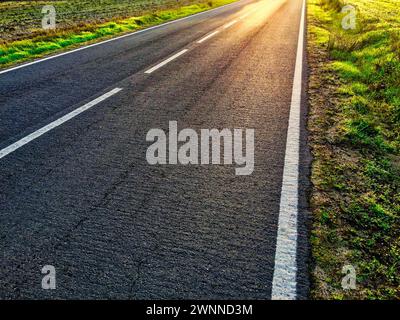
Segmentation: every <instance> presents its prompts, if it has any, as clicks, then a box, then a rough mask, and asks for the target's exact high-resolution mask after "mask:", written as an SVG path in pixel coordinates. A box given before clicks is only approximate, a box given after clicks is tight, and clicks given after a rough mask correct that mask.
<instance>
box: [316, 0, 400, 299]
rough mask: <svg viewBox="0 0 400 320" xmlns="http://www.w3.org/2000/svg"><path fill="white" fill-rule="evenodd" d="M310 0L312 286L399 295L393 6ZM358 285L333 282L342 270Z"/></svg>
mask: <svg viewBox="0 0 400 320" xmlns="http://www.w3.org/2000/svg"><path fill="white" fill-rule="evenodd" d="M344 4H345V2H344V1H339V0H310V1H309V8H308V9H309V14H308V19H309V26H308V28H309V29H308V32H309V39H308V49H309V56H310V68H311V75H310V92H309V96H310V107H311V116H310V121H309V129H310V132H311V147H312V153H313V157H314V161H313V168H312V182H313V184H314V190H313V194H312V199H311V205H312V210H313V213H314V222H313V230H312V236H311V243H312V255H313V260H314V265H313V268H312V276H313V289H312V297H313V298H317V299H322V298H327V299H395V298H397V299H398V298H400V49H399V48H400V41H399V39H400V7H399V5H398V2H397V1H396V0H376V1H368V0H353V1H351V4H352V5H354V6H355V7H356V8H357V28H356V29H355V30H347V31H346V30H343V29H342V28H341V20H342V18H343V16H344V15H343V14H341V13H340V11H341V8H342V6H343V5H344ZM345 264H352V265H354V266H355V267H356V270H357V289H356V290H343V289H342V288H341V278H342V277H343V275H342V274H341V268H342V266H343V265H345Z"/></svg>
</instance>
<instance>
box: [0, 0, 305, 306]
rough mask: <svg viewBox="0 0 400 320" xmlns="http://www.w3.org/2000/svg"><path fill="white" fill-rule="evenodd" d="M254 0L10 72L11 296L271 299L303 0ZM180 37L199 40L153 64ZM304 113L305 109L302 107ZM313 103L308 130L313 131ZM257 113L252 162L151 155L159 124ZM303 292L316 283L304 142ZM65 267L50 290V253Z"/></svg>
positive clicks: (7, 207)
mask: <svg viewBox="0 0 400 320" xmlns="http://www.w3.org/2000/svg"><path fill="white" fill-rule="evenodd" d="M260 4H261V2H259V1H250V0H243V1H239V2H238V3H235V4H234V5H231V6H227V7H224V8H221V9H219V10H215V11H211V12H207V13H205V14H202V15H197V16H194V17H191V18H189V19H185V20H181V21H178V22H176V23H173V24H169V25H166V26H162V27H160V28H156V29H153V30H150V31H148V32H142V33H138V34H136V35H132V36H130V37H125V38H122V39H119V40H116V41H112V42H108V43H105V44H102V45H100V46H96V47H92V48H87V49H85V50H81V51H78V52H75V53H71V54H68V55H64V56H62V57H58V58H55V59H51V60H47V61H44V62H41V63H37V64H33V65H31V66H28V67H24V68H21V69H18V70H15V71H11V72H8V73H5V74H1V75H0V149H2V148H4V147H6V146H8V145H10V144H11V143H13V142H15V141H17V140H18V139H20V138H22V137H24V136H26V135H27V134H29V133H31V132H33V131H35V130H37V129H38V128H41V127H43V126H44V125H46V124H48V123H50V122H51V121H54V120H55V119H58V118H59V117H60V116H62V115H64V114H66V113H68V112H70V111H72V110H74V109H76V108H77V107H79V106H82V105H83V104H85V103H87V102H88V101H91V100H93V99H94V98H96V97H98V96H100V95H101V94H103V93H104V92H107V91H109V90H110V89H112V88H115V87H119V88H122V89H123V90H122V91H121V92H119V93H117V94H115V95H114V96H112V97H110V98H109V99H107V100H105V101H103V102H101V103H100V104H98V105H96V106H95V107H93V108H92V109H90V110H88V111H86V112H84V113H82V114H80V115H79V116H77V117H76V118H74V119H72V120H70V121H68V122H67V123H64V124H63V125H61V126H60V127H57V128H55V129H54V130H52V131H50V132H48V133H46V134H45V135H43V136H41V137H39V138H38V139H36V140H34V141H32V142H30V143H29V144H27V145H25V146H23V147H21V148H20V149H18V150H16V151H15V152H13V153H11V154H9V155H8V156H6V157H4V158H2V159H0V179H1V184H0V238H1V242H0V250H1V259H0V298H2V299H70V298H74V299H90V298H94V299H104V298H111V299H114V298H115V299H116V298H118V299H268V298H269V297H270V295H271V284H272V276H273V268H274V253H275V245H276V233H277V223H278V213H279V200H280V191H281V184H282V174H283V165H284V156H285V144H286V134H287V122H288V115H289V109H290V101H291V93H292V82H293V73H294V67H295V59H296V48H297V38H298V32H299V29H298V28H299V21H300V14H301V10H300V9H301V4H302V1H300V0H287V1H284V0H271V1H263V5H262V7H260V9H258V10H256V11H255V12H254V13H252V14H251V15H249V16H248V17H247V18H246V19H243V20H240V21H238V23H236V24H235V25H233V26H231V27H230V28H228V29H226V30H224V31H221V32H220V33H219V34H218V35H216V36H214V37H212V38H210V39H208V40H207V41H206V42H204V43H202V44H197V43H196V41H197V40H198V39H200V38H201V37H203V36H204V35H206V34H207V33H210V32H212V31H213V30H215V29H217V28H220V27H221V26H222V25H224V24H226V23H228V22H230V21H232V20H233V19H235V18H238V17H239V16H240V15H241V14H243V12H245V11H246V10H248V9H252V8H255V7H254V6H256V5H260ZM182 48H188V49H189V51H188V52H187V53H186V54H184V55H182V56H181V57H179V58H178V59H176V60H174V61H172V62H170V63H169V64H167V65H165V66H164V67H162V68H160V69H158V70H156V71H155V72H154V73H152V74H150V75H147V74H145V73H144V71H145V70H146V69H147V68H148V67H150V66H153V65H155V64H157V63H159V62H160V61H162V60H163V59H165V58H166V57H168V56H170V55H172V54H174V53H176V52H177V51H179V50H181V49H182ZM303 116H304V119H305V116H306V110H303ZM304 119H303V123H302V125H303V127H302V135H303V137H304V139H303V140H304V141H305V129H304ZM172 120H175V121H177V122H178V129H183V128H193V129H195V130H196V131H198V130H200V129H212V128H218V129H222V128H232V129H233V128H252V129H255V167H254V172H253V173H252V174H251V175H249V176H235V171H234V168H235V166H234V165H186V166H185V165H156V166H152V165H149V164H148V163H147V161H146V150H147V147H148V146H149V145H150V144H151V143H149V142H146V134H147V132H148V131H149V130H150V129H152V128H162V129H164V130H165V131H168V123H169V121H172ZM301 149H302V159H301V163H302V166H303V167H304V169H302V170H301V179H302V180H301V182H302V185H301V190H300V196H301V200H300V209H301V210H300V219H299V221H300V227H299V244H300V245H299V249H298V268H299V274H298V294H299V297H300V298H302V297H303V298H304V297H306V296H307V293H308V277H307V271H306V270H307V257H308V246H307V241H306V240H305V239H306V238H307V227H306V225H307V203H306V193H307V174H308V171H307V170H308V169H307V167H308V165H309V162H308V161H309V160H308V155H307V150H306V149H307V148H306V143H304V142H303V144H302V148H301ZM44 265H53V266H54V267H55V269H56V283H57V288H56V289H55V290H43V289H42V288H41V281H42V277H43V275H42V274H41V268H42V267H43V266H44Z"/></svg>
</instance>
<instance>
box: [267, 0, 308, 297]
mask: <svg viewBox="0 0 400 320" xmlns="http://www.w3.org/2000/svg"><path fill="white" fill-rule="evenodd" d="M304 21H305V0H303V7H302V12H301V20H300V30H299V37H298V44H297V55H296V67H295V72H294V81H293V91H292V101H291V106H290V114H289V127H288V132H287V139H286V153H285V164H284V169H283V180H282V190H281V200H280V208H279V221H278V235H277V242H276V252H275V267H274V276H273V281H272V294H271V298H272V299H274V300H275V299H276V300H279V299H282V300H293V299H296V297H297V290H296V287H297V281H296V275H297V259H296V257H297V216H298V199H299V194H298V190H299V157H300V114H301V108H300V107H301V92H302V74H303V44H304V24H305V22H304Z"/></svg>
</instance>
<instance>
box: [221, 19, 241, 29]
mask: <svg viewBox="0 0 400 320" xmlns="http://www.w3.org/2000/svg"><path fill="white" fill-rule="evenodd" d="M236 22H238V21H237V20H236V19H235V20H233V21H231V22H229V23H227V24H226V25H224V29H228V28H229V27H232V26H233V25H234V24H235V23H236Z"/></svg>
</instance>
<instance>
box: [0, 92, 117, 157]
mask: <svg viewBox="0 0 400 320" xmlns="http://www.w3.org/2000/svg"><path fill="white" fill-rule="evenodd" d="M121 90H122V89H121V88H115V89H113V90H111V91H109V92H107V93H105V94H103V95H102V96H100V97H98V98H96V99H94V100H92V101H90V102H88V103H86V104H85V105H83V106H81V107H79V108H77V109H75V110H74V111H71V112H70V113H67V114H66V115H65V116H62V117H61V118H59V119H57V120H55V121H53V122H51V123H49V124H48V125H46V126H44V127H42V128H40V129H38V130H36V131H35V132H33V133H31V134H29V135H27V136H26V137H24V138H22V139H20V140H18V141H17V142H15V143H13V144H11V145H10V146H8V147H6V148H4V149H2V150H0V159H2V158H4V157H5V156H7V155H8V154H10V153H12V152H14V151H15V150H17V149H19V148H21V147H22V146H24V145H26V144H27V143H29V142H31V141H33V140H35V139H37V138H39V137H40V136H41V135H43V134H45V133H46V132H49V131H50V130H52V129H54V128H56V127H58V126H60V125H62V124H63V123H65V122H67V121H68V120H71V119H72V118H74V117H76V116H77V115H79V114H81V113H82V112H84V111H86V110H88V109H90V108H92V107H93V106H95V105H96V104H98V103H100V102H102V101H104V100H106V99H108V98H109V97H111V96H112V95H114V94H116V93H117V92H119V91H121Z"/></svg>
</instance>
